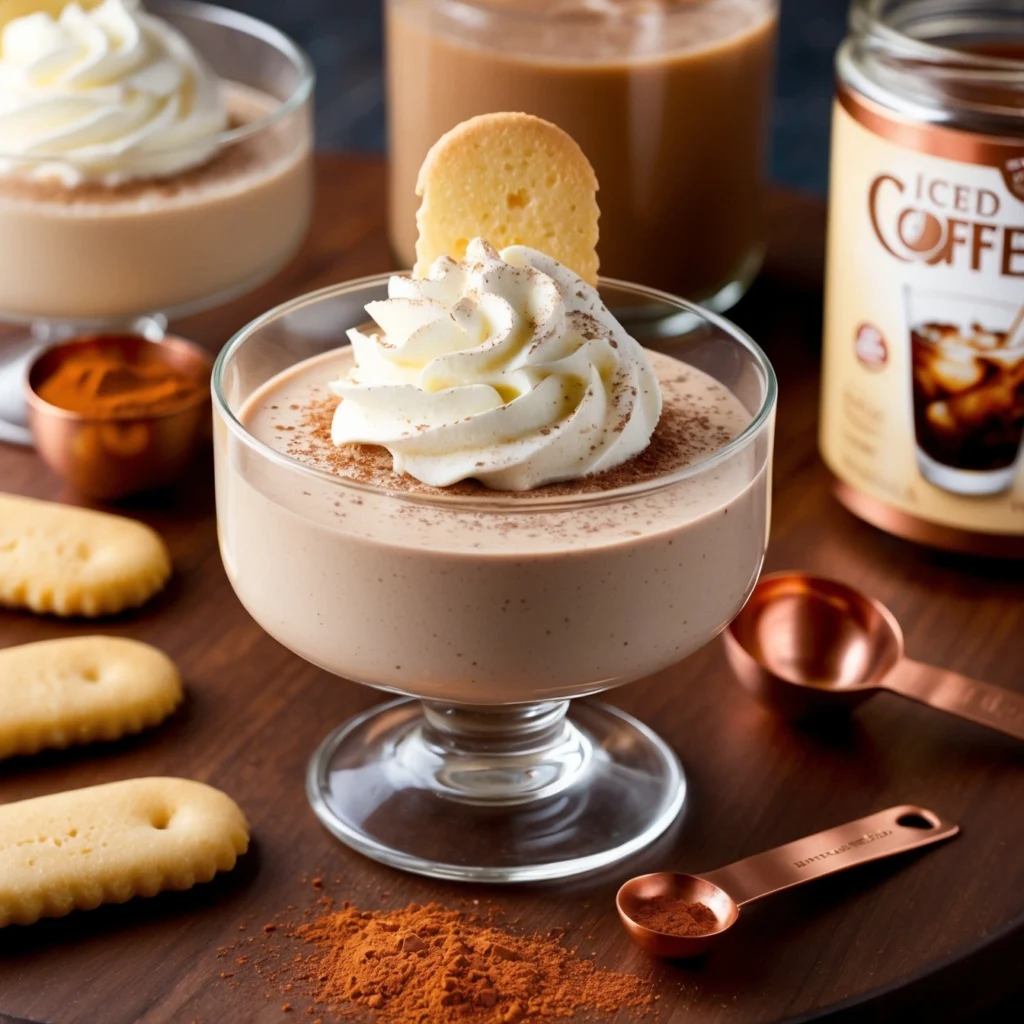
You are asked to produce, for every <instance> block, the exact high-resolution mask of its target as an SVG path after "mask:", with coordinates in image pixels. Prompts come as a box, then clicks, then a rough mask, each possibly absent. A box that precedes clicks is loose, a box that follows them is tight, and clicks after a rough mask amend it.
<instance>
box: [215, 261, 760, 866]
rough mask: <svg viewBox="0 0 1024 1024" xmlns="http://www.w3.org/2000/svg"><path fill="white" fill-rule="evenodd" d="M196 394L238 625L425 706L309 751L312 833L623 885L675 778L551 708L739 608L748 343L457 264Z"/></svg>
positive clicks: (234, 365)
mask: <svg viewBox="0 0 1024 1024" xmlns="http://www.w3.org/2000/svg"><path fill="white" fill-rule="evenodd" d="M623 306H626V307H629V308H632V309H636V310H638V311H641V312H648V313H650V314H651V317H652V320H657V321H658V322H665V321H666V319H667V318H668V317H671V316H677V315H678V316H683V315H684V314H685V318H686V322H687V323H689V324H693V323H697V324H698V326H697V327H696V329H693V330H692V331H690V332H689V333H687V335H686V336H684V337H681V338H679V339H676V341H675V343H674V345H675V348H674V350H675V351H680V352H685V353H688V354H690V353H692V355H693V362H692V363H687V362H685V361H681V360H679V359H676V358H673V357H672V356H669V355H665V354H661V353H651V352H647V351H645V350H644V349H642V348H641V347H640V346H639V345H638V344H637V343H636V341H635V340H634V339H633V338H631V337H630V335H629V334H628V333H627V332H626V331H624V330H623V328H622V326H621V325H620V324H619V323H618V322H617V321H616V320H615V319H614V318H613V317H612V316H611V314H610V313H609V310H612V309H617V308H620V307H623ZM367 314H369V316H370V317H371V318H372V319H370V320H368V319H367ZM346 334H347V340H348V342H349V344H346ZM339 346H340V347H339ZM698 363H699V364H700V365H699V366H698V365H697V364H698ZM213 386H214V419H215V429H214V455H215V467H216V486H217V514H218V535H219V538H220V545H221V555H222V558H223V561H224V565H225V568H226V570H227V573H228V577H229V579H230V581H231V583H232V586H233V588H234V589H235V592H236V594H237V595H238V597H239V599H240V600H241V601H242V603H243V605H244V606H245V607H246V608H247V610H248V611H249V612H250V614H252V615H253V617H254V618H255V619H256V621H257V622H258V623H259V624H260V625H261V626H263V628H264V629H266V630H267V631H268V632H269V633H270V634H271V635H272V636H273V637H274V638H275V639H277V640H278V641H279V642H281V643H282V644H284V645H285V646H286V647H288V648H289V649H290V650H292V651H293V652H295V653H296V654H298V655H300V656H301V657H303V658H304V659H306V660H307V661H309V662H311V663H313V664H315V665H317V666H318V667H320V668H322V669H324V670H325V671H327V672H330V673H332V674H334V675H337V676H340V677H343V678H346V679H353V680H357V681H359V682H362V683H364V684H368V685H371V686H374V687H376V688H379V689H382V690H385V691H390V692H392V693H398V694H402V695H406V697H411V698H417V699H413V700H409V699H404V700H399V701H397V702H393V703H390V704H385V705H382V706H378V707H376V708H374V709H372V710H371V711H369V712H367V713H366V714H364V715H363V716H361V717H360V718H358V719H356V720H354V721H351V722H348V723H346V724H344V725H342V726H341V727H340V728H338V729H336V730H335V731H334V732H332V733H331V734H330V735H329V736H328V737H327V738H326V739H325V740H324V741H323V743H322V744H321V746H320V748H319V749H318V750H317V751H316V753H315V754H314V755H313V757H312V760H311V762H310V767H309V774H308V777H307V794H308V796H309V799H310V801H311V803H312V805H313V807H314V810H315V811H316V812H317V814H318V815H319V817H320V818H321V820H322V821H323V823H324V824H325V826H326V827H327V828H329V829H330V830H331V831H332V832H333V833H334V834H336V835H337V836H339V838H341V839H342V840H343V841H344V842H346V843H348V844H349V845H351V846H353V847H354V848H356V849H358V850H360V851H362V852H363V853H365V854H367V855H369V856H371V857H374V858H376V859H378V860H381V861H383V862H385V863H388V864H391V865H393V866H397V867H401V868H404V869H407V870H412V871H415V872H419V873H422V874H427V875H432V876H436V877H444V878H460V879H466V880H476V881H524V880H537V879H542V878H556V877H563V876H567V875H573V874H577V873H580V872H583V871H589V870H593V869H595V868H598V867H600V866H603V865H607V864H611V863H614V862H615V861H617V860H620V859H621V858H623V857H626V856H628V855H629V854H631V853H632V852H634V851H636V850H638V849H640V848H641V847H643V846H645V845H646V844H647V843H649V842H651V841H652V840H653V839H654V838H655V837H656V836H657V835H659V834H660V833H661V832H662V831H663V830H664V829H665V828H667V827H668V825H669V824H670V823H671V822H672V821H673V820H674V819H675V817H676V816H677V814H678V812H679V809H680V807H681V805H682V803H683V800H684V798H685V783H684V780H683V776H682V772H681V768H680V766H679V762H678V760H677V758H676V755H675V753H674V752H673V751H672V750H671V748H670V747H668V746H667V745H666V744H665V743H664V742H663V741H662V740H660V739H659V738H658V737H657V736H656V735H654V733H652V732H651V731H650V730H649V729H647V728H646V727H645V726H643V725H641V724H640V723H638V722H635V721H634V720H632V719H630V718H629V717H628V716H626V715H624V714H623V713H621V712H619V711H617V710H614V709H611V708H607V707H605V706H604V705H601V704H597V703H593V702H582V703H578V702H572V703H571V704H570V699H571V698H573V697H577V696H583V695H587V694H594V693H597V692H600V691H602V690H605V689H609V688H611V687H614V686H618V685H621V684H624V683H627V682H630V681H632V680H635V679H639V678H643V677H647V676H651V675H653V674H655V673H657V672H659V671H662V670H664V669H666V668H668V667H669V666H671V665H673V664H675V663H676V662H678V661H680V660H681V659H683V658H685V657H686V656H687V655H689V654H690V653H692V652H694V651H695V650H697V649H698V648H700V647H702V646H703V645H704V644H706V643H707V642H708V641H709V640H710V639H711V638H712V637H713V636H714V635H716V633H717V632H719V631H720V630H721V629H722V628H724V626H725V624H726V623H727V622H728V621H729V620H730V619H731V618H732V617H733V616H734V615H735V614H736V612H737V611H738V610H739V609H740V607H742V605H743V603H744V601H745V599H746V597H747V596H748V594H749V592H750V590H751V589H752V587H753V585H754V583H755V582H756V579H757V576H758V574H759V571H760V567H761V563H762V559H763V556H764V551H765V547H766V544H767V535H768V508H769V495H770V457H771V443H772V435H773V429H774V409H775V396H776V388H775V381H774V375H773V373H772V370H771V367H770V366H769V364H768V362H767V360H766V359H765V357H764V355H763V353H761V351H760V350H759V349H758V348H757V346H756V345H755V344H754V343H753V342H752V341H750V339H749V338H747V337H746V335H744V334H743V333H742V332H741V331H739V330H738V329H736V328H735V327H733V326H732V325H731V324H728V323H727V322H726V321H724V320H722V319H721V318H719V317H716V316H715V315H714V314H710V313H706V312H705V311H703V310H701V309H700V308H699V307H696V306H693V305H691V304H689V303H686V302H684V301H683V300H680V299H674V298H672V297H670V296H666V295H664V294H663V293H659V292H656V291H653V290H650V289H645V288H641V287H638V286H633V285H625V284H621V283H618V282H607V281H605V282H602V283H601V286H600V289H599V291H597V292H595V291H594V290H592V289H588V288H587V287H586V286H581V285H580V283H579V282H578V281H576V279H575V277H574V275H571V274H570V273H569V272H568V271H566V270H565V269H564V268H562V267H560V266H558V265H557V264H554V263H553V261H551V260H549V259H548V258H547V257H545V256H543V255H541V254H539V253H536V252H533V251H531V250H529V249H525V248H521V247H511V248H510V249H506V250H504V251H503V252H501V253H496V252H495V251H494V250H493V249H490V248H489V247H487V246H486V245H485V244H483V243H482V242H477V243H474V244H473V246H472V248H471V249H470V251H469V253H468V254H467V258H466V260H464V261H463V263H462V264H455V263H453V262H452V261H448V260H441V261H439V262H438V263H437V264H436V265H435V266H434V267H433V269H432V271H431V273H430V274H429V276H428V277H427V278H424V279H413V278H407V277H398V278H395V277H388V276H380V277H374V278H366V279H362V280H360V281H355V282H351V283H349V284H344V285H339V286H335V287H331V288H327V289H324V290H322V291H319V292H316V293H313V294H312V295H308V296H305V297H303V298H300V299H297V300H295V301H293V302H290V303H287V304H286V305H284V306H281V307H278V308H277V309H275V310H272V311H270V312H269V313H267V314H265V315H264V316H263V317H261V318H259V319H258V320H256V321H255V322H254V323H252V324H250V325H249V326H248V327H246V328H245V329H244V330H243V331H241V332H240V333H239V334H238V335H236V336H235V338H234V339H233V340H232V341H231V342H230V343H229V345H228V346H227V347H226V348H225V349H224V350H223V352H222V353H221V356H220V358H219V360H218V363H217V366H216V367H215V370H214V385H213ZM634 390H635V392H636V393H635V394H634ZM503 420H505V421H507V425H502V421H503ZM336 441H337V442H340V443H337V444H336V443H335V442H336ZM478 463H481V465H477V464H478ZM672 685H673V687H675V688H677V691H676V697H675V698H674V699H680V700H683V699H686V686H685V678H683V677H680V678H679V679H678V680H676V679H673V680H672ZM438 814H443V815H444V816H445V820H446V821H447V822H449V824H450V828H448V829H445V830H438V829H437V828H436V827H432V824H431V823H432V822H436V818H437V815H438Z"/></svg>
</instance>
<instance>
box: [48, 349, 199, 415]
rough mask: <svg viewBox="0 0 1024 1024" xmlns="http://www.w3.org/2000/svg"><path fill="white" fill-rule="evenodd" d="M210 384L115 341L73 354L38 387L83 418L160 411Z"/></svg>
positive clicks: (170, 408) (186, 400)
mask: <svg viewBox="0 0 1024 1024" xmlns="http://www.w3.org/2000/svg"><path fill="white" fill-rule="evenodd" d="M208 386H209V381H208V380H207V379H206V378H203V377H199V376H197V375H196V374H194V373H191V374H190V373H185V372H182V371H181V370H178V369H177V368H175V367H174V366H171V365H170V364H168V363H166V362H164V361H163V360H160V359H157V358H149V359H136V360H130V361H129V360H127V359H126V358H125V355H124V353H122V352H121V351H119V350H118V349H117V348H116V347H115V346H108V347H104V346H103V344H102V339H100V340H99V341H98V342H97V345H96V347H95V348H89V349H85V350H84V351H82V352H80V353H78V354H76V355H74V356H71V357H70V358H68V359H67V360H66V361H65V362H63V363H61V365H60V366H59V367H58V368H57V369H56V371H54V373H53V374H52V376H50V377H48V378H47V379H46V380H44V381H43V383H42V384H41V385H40V386H39V387H38V388H37V393H38V395H39V397H40V398H42V399H43V401H45V402H49V403H50V405H55V406H57V407H58V408H59V409H66V410H67V411H69V412H74V413H78V414H79V415H81V416H85V417H86V418H87V419H123V418H132V417H138V416H147V417H148V416H160V415H163V414H165V413H170V412H174V411H176V410H177V409H180V408H184V407H185V406H187V405H188V404H189V403H191V402H192V401H194V399H195V398H196V396H197V395H198V394H200V393H202V392H205V391H206V389H207V387H208Z"/></svg>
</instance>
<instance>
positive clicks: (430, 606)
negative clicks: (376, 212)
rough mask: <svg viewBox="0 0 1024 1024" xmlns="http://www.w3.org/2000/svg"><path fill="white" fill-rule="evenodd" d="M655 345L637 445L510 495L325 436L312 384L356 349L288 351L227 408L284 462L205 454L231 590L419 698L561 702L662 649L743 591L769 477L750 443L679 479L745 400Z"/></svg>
mask: <svg viewBox="0 0 1024 1024" xmlns="http://www.w3.org/2000/svg"><path fill="white" fill-rule="evenodd" d="M650 358H651V360H652V362H653V365H654V368H655V371H656V373H657V376H658V379H659V382H660V385H661V389H662V392H663V396H664V412H663V414H662V417H661V420H660V422H659V424H658V426H657V428H656V430H655V433H654V437H653V439H652V441H651V443H650V444H649V445H648V447H647V448H646V449H645V450H644V451H643V452H641V453H640V454H639V455H638V456H636V457H635V458H633V459H632V460H630V461H629V462H627V463H624V464H623V465H620V466H618V467H616V468H614V469H612V470H610V471H608V472H606V473H603V474H600V475H598V476H592V477H587V478H584V479H582V480H576V481H570V482H567V483H560V484H553V485H549V486H545V487H541V488H538V489H535V490H532V491H525V492H523V491H519V492H508V491H494V490H488V489H487V488H485V487H483V486H482V485H480V484H478V483H476V482H474V481H466V482H463V483H460V484H456V485H454V486H452V487H447V488H443V489H440V488H434V487H429V486H427V485H424V484H422V483H420V482H418V481H417V480H415V479H413V478H411V477H408V476H398V475H396V474H395V473H394V472H393V471H392V469H391V456H390V455H389V454H388V452H387V451H385V450H383V449H380V448H374V447H369V446H364V445H350V446H345V447H342V448H337V447H335V446H334V445H333V444H332V442H331V440H330V423H331V417H332V414H333V410H334V407H335V406H336V404H337V401H338V400H337V398H335V397H334V396H333V395H332V394H331V392H330V390H329V388H328V383H329V382H330V381H333V380H337V379H339V378H341V377H343V376H344V375H345V374H346V373H347V372H348V370H349V368H350V366H351V351H350V349H348V348H347V347H345V348H341V349H338V350H336V351H334V352H328V353H326V354H324V355H322V356H318V357H316V358H314V359H310V360H307V361H305V362H302V363H299V364H298V365H296V366H294V367H292V368H291V369H289V370H287V371H286V372H284V373H282V374H280V375H278V376H277V377H274V378H272V379H271V380H270V381H268V382H267V383H266V384H265V385H264V386H263V387H262V388H261V389H260V390H258V391H257V392H256V393H255V394H254V395H253V396H252V397H251V398H250V400H249V401H248V403H247V404H246V406H245V408H244V409H243V410H242V415H241V419H242V422H243V423H244V425H245V426H246V428H247V429H248V430H249V431H250V432H251V433H252V434H253V435H254V436H255V437H256V438H257V439H258V440H259V441H261V442H263V443H264V444H265V445H268V446H270V447H271V448H272V449H274V450H275V451H276V452H278V453H279V454H280V456H283V458H282V459H279V460H273V459H267V458H264V457H262V456H260V457H257V456H255V455H254V454H251V453H248V452H239V455H238V458H235V459H233V460H231V465H228V460H227V459H223V460H218V470H219V477H218V481H217V487H218V494H217V500H218V505H220V506H221V507H222V508H228V507H229V506H230V507H231V511H230V514H222V515H221V524H222V526H221V529H222V534H221V546H222V553H223V556H224V561H225V565H226V566H227V569H228V573H229V575H230V577H231V582H232V585H233V586H234V588H235V590H236V592H237V593H238V595H239V597H240V598H241V599H242V601H243V603H244V604H245V605H246V607H247V608H248V609H249V610H250V612H251V613H252V614H253V616H254V617H255V618H256V619H257V621H259V622H260V623H261V624H263V625H264V626H265V627H266V628H267V630H268V631H269V632H270V633H271V634H273V635H276V636H277V637H278V638H279V639H282V640H286V641H287V645H288V646H289V647H290V648H291V649H292V650H294V651H296V653H298V654H300V655H301V656H302V657H303V658H306V659H307V660H309V661H311V662H314V663H315V664H317V665H320V666H321V667H323V668H325V669H327V670H329V671H331V672H334V673H336V674H337V675H341V676H345V677H348V678H350V679H355V680H372V681H374V682H375V683H377V684H378V685H386V686H392V687H394V688H398V689H401V690H402V691H403V692H407V693H412V694H415V695H417V696H420V697H425V698H435V699H443V700H445V701H448V702H452V701H455V702H461V703H467V704H477V705H486V704H505V703H513V702H527V701H538V700H544V699H547V698H553V697H555V696H557V697H559V698H565V697H567V696H576V695H579V694H582V693H586V692H590V691H595V690H599V689H603V688H605V687H607V686H610V685H614V684H618V683H623V682H628V681H629V680H632V679H638V678H640V677H642V676H645V675H649V674H651V673H653V672H656V671H658V670H660V669H662V668H665V667H666V666H668V665H670V664H673V663H674V662H676V661H678V660H680V659H681V658H682V657H685V656H686V655H687V654H689V653H690V652H691V651H693V650H694V649H696V648H697V647H699V646H702V645H703V644H704V643H706V641H707V639H708V637H710V636H711V635H713V634H714V633H715V632H717V631H718V630H719V629H721V628H722V627H723V626H724V625H725V621H726V619H727V618H728V617H730V616H731V615H732V614H733V613H734V612H735V609H736V608H737V607H739V605H740V604H741V602H742V601H743V599H744V597H745V595H746V594H747V593H748V591H749V589H750V587H751V586H752V585H753V583H754V579H755V577H756V572H757V569H758V567H759V566H760V562H761V555H762V552H763V549H764V545H765V541H766V534H767V529H768V523H767V518H766V517H767V513H766V509H767V504H768V503H767V498H766V491H767V488H768V478H767V472H766V471H765V469H764V468H763V467H762V468H761V469H760V471H758V470H757V468H756V463H755V458H754V452H753V450H752V448H747V449H744V450H740V451H738V452H734V453H733V454H732V455H731V457H729V458H728V459H726V460H724V461H722V463H721V464H719V465H716V466H713V467H711V468H708V469H706V470H705V471H703V472H701V473H699V474H694V475H689V476H688V475H686V474H685V470H686V468H687V467H693V466H696V465H697V464H699V463H701V462H703V461H705V460H707V459H709V458H711V457H713V456H714V454H715V453H716V452H718V451H719V450H720V449H721V448H722V447H723V445H725V444H727V443H728V442H729V441H730V440H731V439H732V438H734V437H736V436H737V435H738V434H740V433H741V432H742V431H743V429H744V428H745V427H746V426H747V424H748V423H749V422H750V420H751V413H750V412H749V411H748V410H747V409H746V408H745V407H744V406H743V405H742V404H741V403H740V402H739V400H738V399H737V398H736V397H735V396H734V395H733V394H732V393H731V392H730V391H728V390H727V389H725V388H724V387H723V386H722V385H721V384H719V383H717V382H716V381H714V380H713V379H712V378H710V377H709V376H707V375H705V374H704V373H702V372H700V371H699V370H696V369H695V368H693V367H691V366H688V365H687V364H685V363H682V362H680V361H678V360H676V359H673V358H671V357H669V356H665V355H659V354H657V353H650ZM296 463H298V464H301V465H302V466H305V467H309V468H311V469H313V470H317V471H319V472H316V473H300V472H296V469H297V468H298V466H296ZM681 472H682V473H683V478H682V479H675V478H676V476H677V475H679V474H680V473H681ZM623 488H630V489H631V490H630V491H629V492H623V490H622V489H623ZM225 524H229V527H228V528H227V529H226V528H225Z"/></svg>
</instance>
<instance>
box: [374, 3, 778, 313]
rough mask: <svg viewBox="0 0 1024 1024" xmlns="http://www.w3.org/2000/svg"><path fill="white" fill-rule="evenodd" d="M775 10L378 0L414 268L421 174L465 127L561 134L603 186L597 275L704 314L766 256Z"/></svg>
mask: <svg viewBox="0 0 1024 1024" xmlns="http://www.w3.org/2000/svg"><path fill="white" fill-rule="evenodd" d="M777 15H778V0H387V15H386V19H387V51H388V103H389V106H388V110H389V117H388V133H389V135H388V143H389V151H390V155H391V169H390V229H391V242H392V245H393V248H394V250H395V254H396V256H397V257H398V259H399V261H400V262H401V263H402V264H404V265H407V266H412V264H413V262H414V260H415V253H414V247H415V240H416V222H415V213H416V208H417V205H418V202H419V201H418V199H417V198H416V194H415V187H416V174H417V171H418V169H419V167H420V165H421V164H422V163H423V158H424V157H425V156H426V153H427V150H428V149H429V148H430V145H431V144H432V143H433V141H434V140H435V139H437V138H438V137H439V136H441V135H442V134H443V133H444V132H446V131H448V130H449V129H450V128H452V127H453V126H454V125H456V124H458V123H459V122H460V121H464V120H466V119H467V118H469V117H473V116H474V115H476V114H483V113H487V112H489V111H495V110H523V111H526V112H527V113H531V114H537V115H539V116H540V117H543V118H546V119H548V120H549V121H554V122H555V123H556V124H558V125H560V126H561V127H562V128H564V129H565V130H566V131H567V132H569V134H570V135H572V136H573V137H574V138H575V139H576V140H577V141H578V142H579V143H580V145H581V146H582V147H583V150H584V152H585V153H586V154H587V156H588V157H589V158H590V162H591V163H592V164H593V166H594V169H595V170H596V171H597V177H598V180H599V181H600V183H601V197H600V198H601V240H600V244H599V246H598V251H599V254H600V257H601V273H602V274H603V275H605V276H608V277H616V278H623V279H627V280H633V281H643V282H644V284H646V285H653V286H655V287H658V288H663V289H665V290H668V291H672V292H674V293H676V294H679V295H684V296H686V297H687V298H688V299H692V300H695V301H699V302H702V303H704V304H705V305H707V306H710V307H711V308H712V309H716V310H723V309H727V308H728V307H729V306H731V305H733V303H735V302H736V301H737V299H739V297H740V296H741V295H742V294H743V292H744V291H745V289H746V287H747V285H748V284H749V283H750V281H751V280H752V279H753V277H754V276H755V274H756V273H757V271H758V269H759V267H760V263H761V258H762V253H763V248H764V227H763V199H764V159H765V153H766V148H767V134H768V120H769V113H770V101H771V85H772V65H773V55H774V48H775V36H776V27H777Z"/></svg>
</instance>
